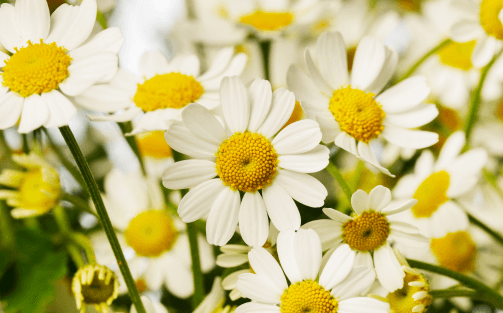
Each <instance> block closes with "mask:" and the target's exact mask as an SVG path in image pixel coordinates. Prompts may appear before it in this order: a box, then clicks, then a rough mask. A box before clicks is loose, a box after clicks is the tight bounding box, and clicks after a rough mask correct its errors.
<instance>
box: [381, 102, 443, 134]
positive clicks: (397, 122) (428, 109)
mask: <svg viewBox="0 0 503 313" xmlns="http://www.w3.org/2000/svg"><path fill="white" fill-rule="evenodd" d="M437 115H438V109H437V106H436V105H434V104H425V105H420V106H418V107H416V108H414V109H412V110H410V111H407V112H405V113H397V114H392V113H389V114H386V124H391V125H393V126H398V127H403V128H416V127H420V126H423V125H425V124H428V123H429V122H431V121H433V120H434V119H435V117H437Z"/></svg>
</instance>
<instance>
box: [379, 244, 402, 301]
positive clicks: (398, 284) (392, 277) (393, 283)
mask: <svg viewBox="0 0 503 313" xmlns="http://www.w3.org/2000/svg"><path fill="white" fill-rule="evenodd" d="M374 264H375V269H376V274H377V279H378V280H379V282H380V283H381V285H382V286H383V287H384V289H386V290H388V291H389V292H393V291H395V290H396V289H398V288H402V287H403V277H404V276H405V273H404V271H403V269H402V266H401V265H400V263H398V260H397V258H396V256H395V253H394V252H393V249H391V247H390V246H389V244H388V243H387V242H386V244H385V245H384V246H382V247H380V248H379V249H377V250H375V251H374Z"/></svg>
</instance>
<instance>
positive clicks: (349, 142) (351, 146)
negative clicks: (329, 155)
mask: <svg viewBox="0 0 503 313" xmlns="http://www.w3.org/2000/svg"><path fill="white" fill-rule="evenodd" d="M334 144H335V145H336V146H338V147H341V148H342V149H344V150H346V151H347V152H349V153H351V154H354V155H358V151H357V150H356V141H355V139H354V138H353V137H351V136H350V135H348V134H347V133H345V132H341V133H340V134H339V135H337V137H335V141H334Z"/></svg>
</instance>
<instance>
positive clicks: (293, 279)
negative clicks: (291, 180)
mask: <svg viewBox="0 0 503 313" xmlns="http://www.w3.org/2000/svg"><path fill="white" fill-rule="evenodd" d="M321 251H322V250H321V242H320V238H319V237H318V235H317V234H316V232H315V231H313V230H312V229H300V230H299V231H298V232H295V231H293V230H289V231H284V232H281V233H280V234H279V236H278V258H279V263H280V264H278V261H277V260H276V259H275V258H274V257H273V256H272V255H271V254H270V253H269V252H267V251H266V250H265V249H264V248H261V247H254V248H253V249H252V250H251V251H250V252H249V253H248V258H249V260H250V266H251V267H252V268H253V271H254V272H255V273H254V274H252V273H245V274H241V275H239V277H238V282H237V288H238V289H239V291H240V292H241V293H242V294H243V295H244V296H245V297H247V298H250V299H251V300H252V302H249V303H245V304H242V305H240V306H239V307H238V308H237V309H236V313H243V312H317V313H350V312H372V313H378V312H379V313H380V312H382V313H387V312H388V310H389V305H388V303H385V302H382V301H379V300H377V299H373V298H367V297H358V295H359V293H360V291H361V290H363V289H367V288H368V287H369V286H370V285H371V284H372V282H373V279H372V280H370V281H369V280H365V279H363V280H362V279H361V278H362V277H365V276H366V274H367V273H369V272H373V271H372V269H369V268H367V267H365V266H360V267H356V268H353V262H354V254H352V253H351V249H350V248H349V247H348V245H342V246H340V247H339V248H337V249H336V250H335V251H334V252H333V254H332V255H331V256H330V258H329V259H328V261H327V262H326V263H325V265H324V266H322V257H321ZM283 272H284V273H283ZM318 273H319V276H318ZM285 274H286V277H287V278H288V280H289V282H290V283H288V282H287V280H286V277H285Z"/></svg>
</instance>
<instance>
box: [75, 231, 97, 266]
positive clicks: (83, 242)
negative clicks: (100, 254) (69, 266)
mask: <svg viewBox="0 0 503 313" xmlns="http://www.w3.org/2000/svg"><path fill="white" fill-rule="evenodd" d="M70 239H71V240H72V241H73V242H74V243H75V245H77V246H79V247H81V248H82V249H83V250H84V253H85V255H86V258H87V263H89V264H93V263H96V256H95V255H94V250H93V247H92V245H91V242H90V241H89V239H88V238H87V237H86V236H85V235H83V234H81V233H72V234H70Z"/></svg>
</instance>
